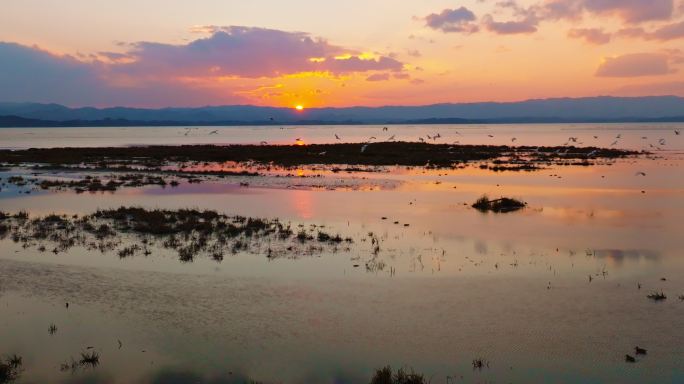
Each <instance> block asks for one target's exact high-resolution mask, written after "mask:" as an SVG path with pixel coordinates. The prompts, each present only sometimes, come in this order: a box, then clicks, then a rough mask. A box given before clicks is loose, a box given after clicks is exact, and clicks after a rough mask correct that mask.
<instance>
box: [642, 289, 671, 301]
mask: <svg viewBox="0 0 684 384" xmlns="http://www.w3.org/2000/svg"><path fill="white" fill-rule="evenodd" d="M646 297H648V298H649V299H651V300H653V301H662V300H666V299H667V296H666V295H665V293H663V291H660V292H657V291H654V292H651V293H650V294H649V295H648V296H646Z"/></svg>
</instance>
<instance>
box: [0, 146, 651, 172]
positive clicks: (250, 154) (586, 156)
mask: <svg viewBox="0 0 684 384" xmlns="http://www.w3.org/2000/svg"><path fill="white" fill-rule="evenodd" d="M638 154H639V152H635V151H626V150H619V149H608V148H595V147H585V148H577V147H568V146H563V147H510V146H491V145H448V144H427V143H409V142H383V143H371V144H314V145H304V146H297V145H227V146H215V145H191V146H149V147H116V148H115V147H106V148H48V149H27V150H18V151H12V150H2V151H0V163H4V164H11V165H12V164H13V165H16V164H25V163H41V164H49V165H64V164H71V165H73V164H101V165H106V164H111V163H113V162H122V161H123V162H129V163H144V164H145V165H147V166H153V165H166V164H168V163H170V162H186V161H203V162H229V161H232V162H237V163H246V162H255V163H261V164H274V165H279V166H286V167H287V166H298V165H312V164H325V165H330V164H349V165H376V166H391V165H400V166H433V167H453V166H454V165H456V164H459V163H467V162H475V161H494V160H500V163H506V164H530V163H547V162H556V161H573V160H576V161H579V162H589V161H591V160H596V159H615V158H622V157H628V156H635V155H638ZM587 164H588V163H587Z"/></svg>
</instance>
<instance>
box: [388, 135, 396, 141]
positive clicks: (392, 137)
mask: <svg viewBox="0 0 684 384" xmlns="http://www.w3.org/2000/svg"><path fill="white" fill-rule="evenodd" d="M394 136H395V135H392V136H390V138H389V139H387V141H392V140H394Z"/></svg>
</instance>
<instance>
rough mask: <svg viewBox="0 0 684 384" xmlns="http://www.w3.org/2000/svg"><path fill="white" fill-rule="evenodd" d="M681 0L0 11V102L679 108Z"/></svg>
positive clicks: (8, 1) (226, 2) (58, 3)
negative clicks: (579, 100)
mask: <svg viewBox="0 0 684 384" xmlns="http://www.w3.org/2000/svg"><path fill="white" fill-rule="evenodd" d="M683 70H684V0H463V1H453V0H452V1H445V0H401V1H398V0H346V1H325V0H309V1H295V0H292V1H283V0H249V1H245V0H240V1H233V0H193V1H179V0H144V1H142V0H117V1H112V0H108V1H105V0H68V1H65V0H2V2H1V3H0V101H20V102H23V101H32V102H55V103H60V104H65V105H69V106H90V105H92V106H114V105H122V106H133V107H165V106H201V105H222V104H256V105H272V106H285V107H294V106H296V105H298V104H301V105H304V106H305V107H325V106H351V105H368V106H379V105H422V104H432V103H442V102H472V101H515V100H524V99H531V98H548V97H580V96H595V95H618V96H639V95H680V96H684V74H683V73H684V72H682V71H683Z"/></svg>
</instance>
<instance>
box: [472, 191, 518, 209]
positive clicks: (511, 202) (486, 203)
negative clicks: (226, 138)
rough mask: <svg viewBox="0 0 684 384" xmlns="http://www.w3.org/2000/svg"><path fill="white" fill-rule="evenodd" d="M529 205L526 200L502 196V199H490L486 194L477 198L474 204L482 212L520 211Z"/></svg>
mask: <svg viewBox="0 0 684 384" xmlns="http://www.w3.org/2000/svg"><path fill="white" fill-rule="evenodd" d="M526 206H527V203H525V202H524V201H520V200H516V199H511V198H508V197H502V198H500V199H494V200H490V199H489V197H487V195H484V196H482V197H480V198H479V199H477V201H476V202H475V203H474V204H473V205H472V207H473V208H475V209H477V210H478V211H480V212H495V213H507V212H513V211H518V210H521V209H523V208H525V207H526Z"/></svg>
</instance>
